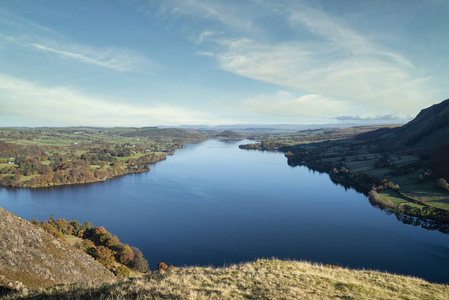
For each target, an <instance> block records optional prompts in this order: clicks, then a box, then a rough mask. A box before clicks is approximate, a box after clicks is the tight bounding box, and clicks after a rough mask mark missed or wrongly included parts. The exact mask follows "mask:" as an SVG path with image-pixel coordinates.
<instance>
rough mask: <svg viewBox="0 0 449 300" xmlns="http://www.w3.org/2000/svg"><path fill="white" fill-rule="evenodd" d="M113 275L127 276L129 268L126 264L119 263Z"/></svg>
mask: <svg viewBox="0 0 449 300" xmlns="http://www.w3.org/2000/svg"><path fill="white" fill-rule="evenodd" d="M115 276H119V277H129V269H128V268H127V267H126V266H123V265H121V266H119V267H118V268H117V269H116V270H115Z"/></svg>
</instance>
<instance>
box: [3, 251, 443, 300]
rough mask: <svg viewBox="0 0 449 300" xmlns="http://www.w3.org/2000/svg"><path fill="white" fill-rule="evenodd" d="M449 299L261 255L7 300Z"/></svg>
mask: <svg viewBox="0 0 449 300" xmlns="http://www.w3.org/2000/svg"><path fill="white" fill-rule="evenodd" d="M19 298H31V299H231V298H232V299H334V298H345V299H448V298H449V287H448V286H447V285H438V284H431V283H428V282H426V281H424V280H422V279H419V278H413V277H406V276H399V275H391V274H387V273H380V272H375V271H366V270H349V269H344V268H328V267H326V266H323V265H321V264H313V263H309V262H301V261H283V260H277V259H271V260H266V259H260V260H257V261H254V262H251V263H244V264H239V265H231V266H228V267H224V268H210V267H209V268H203V267H187V268H182V269H178V270H176V271H169V272H168V271H167V272H163V273H160V272H154V273H152V274H151V275H148V276H146V277H144V278H138V279H127V280H123V281H119V282H116V283H113V284H103V285H100V284H89V285H87V286H86V285H58V286H54V287H51V288H47V289H43V290H39V291H31V292H28V293H22V294H15V295H10V296H8V298H7V299H19Z"/></svg>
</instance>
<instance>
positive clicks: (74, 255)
mask: <svg viewBox="0 0 449 300" xmlns="http://www.w3.org/2000/svg"><path fill="white" fill-rule="evenodd" d="M0 249H1V251H0V286H3V287H6V288H7V289H14V290H22V291H23V290H24V289H26V288H28V289H36V288H41V287H47V286H51V285H55V284H61V283H67V284H71V283H87V282H97V283H99V282H108V281H112V280H114V275H113V274H112V273H111V272H110V271H108V270H107V269H105V268H104V267H103V266H102V265H101V264H100V263H99V262H97V261H95V260H94V259H93V258H92V257H91V256H89V255H87V254H86V253H84V252H83V251H81V250H79V249H76V248H74V247H71V246H69V245H67V244H66V243H65V242H64V241H62V240H59V239H57V238H55V237H53V236H52V235H51V234H49V233H47V232H45V231H44V230H43V229H41V228H39V227H37V226H35V225H33V224H31V223H30V222H28V221H27V220H23V219H21V218H19V217H17V216H15V215H13V214H12V213H10V212H8V211H6V210H4V209H2V208H0Z"/></svg>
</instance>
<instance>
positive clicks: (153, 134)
mask: <svg viewBox="0 0 449 300" xmlns="http://www.w3.org/2000/svg"><path fill="white" fill-rule="evenodd" d="M121 135H123V136H129V137H131V136H132V137H134V136H145V137H149V138H164V139H175V138H178V139H183V140H186V139H187V140H191V141H193V140H196V141H202V140H204V139H205V137H204V136H203V135H202V134H200V133H198V132H197V131H195V130H188V129H178V128H154V127H149V128H148V127H146V128H138V129H136V130H134V131H131V132H125V133H122V134H121Z"/></svg>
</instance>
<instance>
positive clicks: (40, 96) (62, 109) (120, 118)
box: [0, 74, 219, 126]
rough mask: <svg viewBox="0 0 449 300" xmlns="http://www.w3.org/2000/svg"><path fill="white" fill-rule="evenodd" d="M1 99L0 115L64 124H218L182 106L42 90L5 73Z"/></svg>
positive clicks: (63, 89) (0, 81)
mask: <svg viewBox="0 0 449 300" xmlns="http://www.w3.org/2000/svg"><path fill="white" fill-rule="evenodd" d="M0 98H1V99H2V105H1V108H0V113H2V114H7V115H16V116H20V117H28V118H33V119H38V120H42V121H49V122H58V123H60V124H65V125H89V126H149V125H181V124H198V123H202V124H211V125H215V124H217V122H219V120H214V119H212V118H211V117H210V115H209V114H206V113H201V112H196V111H192V110H189V109H186V108H183V107H176V106H168V105H154V106H152V105H133V104H125V103H116V102H114V101H108V100H104V99H98V98H95V97H91V96H88V95H85V94H83V93H80V92H78V91H76V90H73V89H70V88H67V87H42V86H39V85H37V84H34V83H32V82H29V81H26V80H22V79H18V78H15V77H11V76H8V75H4V74H0ZM0 125H1V124H0ZM3 126H4V125H3Z"/></svg>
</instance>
